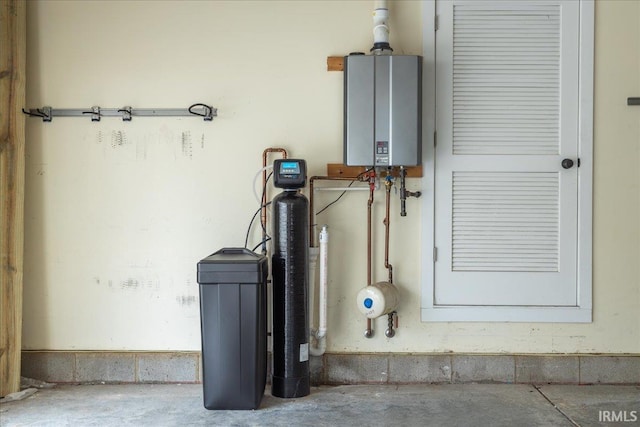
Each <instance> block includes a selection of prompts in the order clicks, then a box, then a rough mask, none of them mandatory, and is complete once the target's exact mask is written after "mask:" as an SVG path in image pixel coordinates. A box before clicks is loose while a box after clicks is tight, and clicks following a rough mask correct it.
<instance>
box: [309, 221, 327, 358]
mask: <svg viewBox="0 0 640 427" xmlns="http://www.w3.org/2000/svg"><path fill="white" fill-rule="evenodd" d="M319 242H320V254H319V261H320V272H319V278H318V282H319V283H318V287H319V289H318V297H319V298H318V299H319V301H318V329H317V331H313V332H312V333H313V335H314V336H315V338H316V341H317V346H316V347H314V346H310V348H309V352H310V353H311V355H312V356H322V355H323V354H324V352H325V351H326V349H327V287H328V286H327V284H328V275H327V273H328V259H329V256H328V255H329V254H328V249H329V227H328V226H327V225H323V226H322V230H321V231H320V237H319ZM314 273H315V271H314Z"/></svg>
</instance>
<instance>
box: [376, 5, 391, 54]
mask: <svg viewBox="0 0 640 427" xmlns="http://www.w3.org/2000/svg"><path fill="white" fill-rule="evenodd" d="M373 43H374V44H375V43H389V9H388V8H387V2H386V1H385V0H377V1H376V7H375V10H374V12H373Z"/></svg>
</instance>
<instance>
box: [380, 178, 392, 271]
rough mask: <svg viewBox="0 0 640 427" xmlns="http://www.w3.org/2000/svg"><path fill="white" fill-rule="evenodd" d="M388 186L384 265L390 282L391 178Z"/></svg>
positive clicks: (386, 185)
mask: <svg viewBox="0 0 640 427" xmlns="http://www.w3.org/2000/svg"><path fill="white" fill-rule="evenodd" d="M384 185H385V187H386V193H387V195H386V200H385V203H386V214H385V217H384V221H382V222H383V224H384V228H385V229H384V266H385V268H386V269H387V270H389V283H393V266H392V265H391V264H389V227H390V225H391V220H390V209H389V206H390V204H391V203H390V201H391V186H393V182H392V181H391V180H390V179H387V181H386V182H385V184H384Z"/></svg>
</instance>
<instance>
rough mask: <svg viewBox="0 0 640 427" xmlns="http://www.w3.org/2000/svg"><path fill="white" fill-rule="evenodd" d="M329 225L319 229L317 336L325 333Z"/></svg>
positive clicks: (320, 336)
mask: <svg viewBox="0 0 640 427" xmlns="http://www.w3.org/2000/svg"><path fill="white" fill-rule="evenodd" d="M328 229H329V227H328V226H326V225H323V226H322V231H320V279H319V281H320V289H319V291H320V301H319V304H318V307H319V311H318V323H319V327H318V338H323V337H324V336H325V335H327V283H328V280H327V272H328V254H327V249H328V247H329V230H328Z"/></svg>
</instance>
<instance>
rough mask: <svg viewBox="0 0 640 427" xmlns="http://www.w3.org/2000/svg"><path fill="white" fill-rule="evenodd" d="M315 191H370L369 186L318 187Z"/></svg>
mask: <svg viewBox="0 0 640 427" xmlns="http://www.w3.org/2000/svg"><path fill="white" fill-rule="evenodd" d="M313 190H314V191H363V190H364V191H369V187H316V188H314V189H313Z"/></svg>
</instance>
